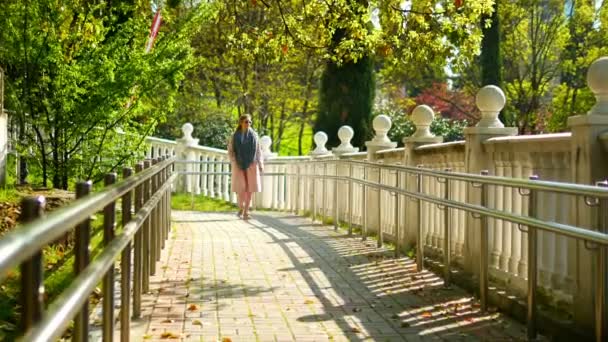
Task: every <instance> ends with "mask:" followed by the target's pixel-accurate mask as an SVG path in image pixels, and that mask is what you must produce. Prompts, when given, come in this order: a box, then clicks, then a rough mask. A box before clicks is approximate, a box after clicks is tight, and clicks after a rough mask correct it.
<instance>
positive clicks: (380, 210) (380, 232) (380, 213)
mask: <svg viewBox="0 0 608 342" xmlns="http://www.w3.org/2000/svg"><path fill="white" fill-rule="evenodd" d="M378 184H382V168H380V167H378ZM376 190H378V244H377V247H378V248H381V247H382V245H384V237H383V236H382V189H381V188H378V189H376Z"/></svg>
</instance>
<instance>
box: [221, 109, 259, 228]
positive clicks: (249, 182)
mask: <svg viewBox="0 0 608 342" xmlns="http://www.w3.org/2000/svg"><path fill="white" fill-rule="evenodd" d="M228 157H229V158H230V161H231V162H232V191H233V192H236V197H237V201H238V205H239V213H238V216H239V217H243V219H245V220H247V219H249V205H250V204H251V194H252V193H254V192H261V191H262V179H261V176H260V174H261V173H262V172H263V171H264V161H263V159H262V151H261V149H260V144H259V142H258V135H257V133H256V132H255V131H254V130H253V129H252V128H251V116H250V115H249V114H245V115H241V117H240V118H239V126H238V127H237V129H236V132H234V134H233V135H232V138H231V139H230V141H229V142H228Z"/></svg>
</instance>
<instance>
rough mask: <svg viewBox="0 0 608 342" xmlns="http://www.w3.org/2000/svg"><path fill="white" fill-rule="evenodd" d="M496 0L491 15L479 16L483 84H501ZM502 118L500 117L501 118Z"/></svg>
mask: <svg viewBox="0 0 608 342" xmlns="http://www.w3.org/2000/svg"><path fill="white" fill-rule="evenodd" d="M498 9H499V8H498V0H495V1H494V5H493V7H492V14H491V15H484V16H482V17H481V27H482V32H483V39H482V40H481V55H480V56H479V60H480V65H481V81H482V84H483V85H495V86H497V87H501V86H502V54H501V51H500V42H501V34H500V20H499V17H500V16H499V15H498ZM501 119H502V118H501Z"/></svg>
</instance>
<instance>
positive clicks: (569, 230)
mask: <svg viewBox="0 0 608 342" xmlns="http://www.w3.org/2000/svg"><path fill="white" fill-rule="evenodd" d="M287 175H295V174H287ZM300 176H301V177H313V178H319V179H335V180H339V181H352V182H354V183H358V184H362V185H365V186H368V187H371V188H376V189H381V190H385V191H389V192H394V193H398V194H401V195H405V196H408V197H411V198H414V199H418V200H423V201H426V202H430V203H433V204H438V205H445V206H448V207H450V208H453V209H459V210H464V211H467V212H470V213H474V214H480V215H483V216H487V217H492V218H495V219H500V220H505V221H509V222H512V223H517V224H521V225H524V226H532V227H534V228H538V229H541V230H545V231H548V232H553V233H557V234H561V235H564V236H568V237H572V238H575V239H580V240H583V241H589V242H595V243H599V244H602V245H606V246H608V234H604V233H601V232H598V231H594V230H589V229H585V228H580V227H577V226H572V225H568V224H562V223H557V222H546V221H542V220H539V219H536V218H533V217H529V216H521V215H515V214H510V213H507V212H504V211H501V210H496V209H490V208H486V207H484V206H479V205H473V204H468V203H462V202H459V201H454V200H447V199H444V198H441V197H435V196H429V195H424V194H421V193H417V192H414V191H409V190H405V189H403V188H397V187H394V186H391V185H386V184H382V183H378V182H372V181H368V180H363V179H357V178H349V177H348V176H331V175H326V176H324V175H311V174H300ZM600 189H602V188H600Z"/></svg>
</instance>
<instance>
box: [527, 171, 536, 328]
mask: <svg viewBox="0 0 608 342" xmlns="http://www.w3.org/2000/svg"><path fill="white" fill-rule="evenodd" d="M538 179H539V178H538V176H537V175H532V176H530V180H538ZM537 198H538V195H537V190H534V189H530V193H529V194H528V216H529V217H536V205H537V204H536V201H537ZM537 238H538V235H537V231H536V228H534V227H530V226H529V227H528V260H527V262H528V296H527V302H528V307H527V317H526V318H527V326H528V329H527V335H528V339H529V340H533V339H536V332H537V329H536V316H537V310H536V277H537V274H538V271H537V270H538V251H537V246H538V244H537Z"/></svg>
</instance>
